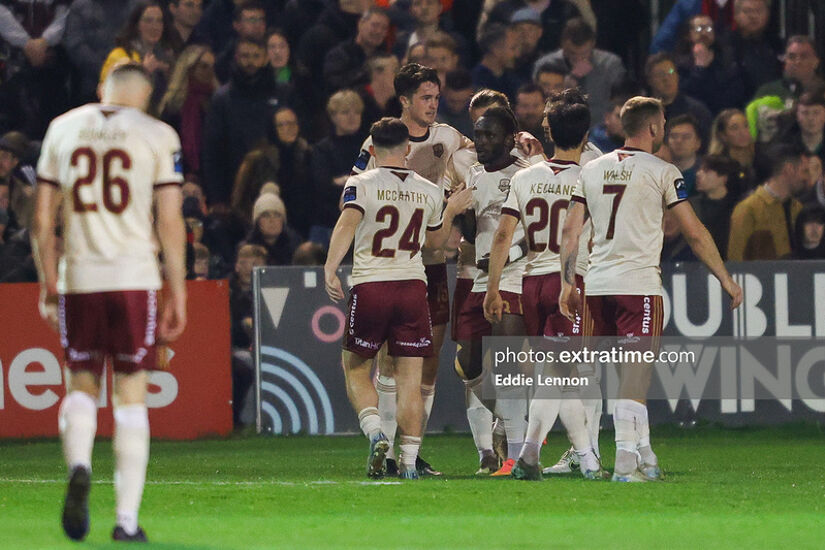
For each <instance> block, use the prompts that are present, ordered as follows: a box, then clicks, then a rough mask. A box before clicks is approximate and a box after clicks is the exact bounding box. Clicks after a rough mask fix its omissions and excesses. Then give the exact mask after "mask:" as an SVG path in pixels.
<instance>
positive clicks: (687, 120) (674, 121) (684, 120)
mask: <svg viewBox="0 0 825 550" xmlns="http://www.w3.org/2000/svg"><path fill="white" fill-rule="evenodd" d="M682 124H690V125H691V126H693V131H694V132H696V137H698V138H699V139H702V132H701V131H700V130H699V121H698V120H696V117H695V116H693V115H692V114H690V113H683V114H681V115H677V116H675V117H673V118H671V119H670V120H668V121H667V124H666V125H665V129H666V130H667V133H668V134H669V133H670V131H671V130H672V129H673V128H674V127H675V126H681V125H682Z"/></svg>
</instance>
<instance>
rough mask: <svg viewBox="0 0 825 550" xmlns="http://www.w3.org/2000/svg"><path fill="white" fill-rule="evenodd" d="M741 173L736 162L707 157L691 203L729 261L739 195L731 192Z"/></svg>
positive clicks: (718, 156)
mask: <svg viewBox="0 0 825 550" xmlns="http://www.w3.org/2000/svg"><path fill="white" fill-rule="evenodd" d="M738 172H739V166H738V165H737V164H736V161H734V160H733V159H730V158H728V157H724V156H721V155H706V156H705V157H704V158H702V162H701V164H700V167H699V170H698V171H697V172H696V191H697V193H696V194H694V195H693V196H692V197H690V199H688V200H690V204H691V206H693V210H694V211H695V212H696V216H697V217H698V218H699V221H701V222H702V223H703V224H704V225H705V227H707V229H708V231H710V234H711V236H712V237H713V241H714V242H715V243H716V248H718V249H719V252H720V253H721V254H722V258H723V259H725V257H726V252H727V250H728V236H729V235H730V216H731V214H732V213H733V207H734V206H736V196H735V195H734V194H733V193H732V192H730V191H729V190H728V181H733V180H735V178H736V175H737V174H738Z"/></svg>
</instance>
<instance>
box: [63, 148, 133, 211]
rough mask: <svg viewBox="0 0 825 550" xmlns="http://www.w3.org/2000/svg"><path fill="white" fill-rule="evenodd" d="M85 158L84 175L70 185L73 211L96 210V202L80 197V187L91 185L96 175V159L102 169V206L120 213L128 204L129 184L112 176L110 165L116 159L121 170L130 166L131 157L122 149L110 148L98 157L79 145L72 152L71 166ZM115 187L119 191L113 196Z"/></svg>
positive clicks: (90, 150) (89, 149) (75, 165)
mask: <svg viewBox="0 0 825 550" xmlns="http://www.w3.org/2000/svg"><path fill="white" fill-rule="evenodd" d="M82 158H85V159H86V175H85V176H83V177H82V178H77V179H76V180H75V182H74V184H73V185H72V207H73V208H74V211H75V212H79V213H83V212H97V204H96V203H94V202H83V199H82V198H80V189H81V188H82V187H83V186H84V185H92V183H94V181H95V178H96V177H97V167H98V160H99V161H100V165H101V166H102V171H103V174H102V176H103V206H104V207H105V208H106V210H108V211H109V212H111V213H113V214H120V213H121V212H123V211H124V210H126V207H127V206H128V205H129V184H128V183H127V181H126V180H125V179H123V178H121V177H118V176H112V173H111V172H112V166H113V164H114V163H115V161H117V162H118V163H119V164H120V168H121V169H122V170H129V169H130V168H132V159H131V158H130V157H129V154H128V153H127V152H126V151H123V150H122V149H110V150H109V151H106V153H104V154H103V156H102V157H101V158H100V159H98V156H97V154H96V153H95V152H94V151H93V150H92V149H91V148H89V147H80V148H79V149H75V150H74V152H73V153H72V158H71V163H72V167H77V165H78V164H79V163H80V159H82ZM115 187H117V188H118V190H119V191H120V193H118V196H117V197H115V193H113V190H114V188H115Z"/></svg>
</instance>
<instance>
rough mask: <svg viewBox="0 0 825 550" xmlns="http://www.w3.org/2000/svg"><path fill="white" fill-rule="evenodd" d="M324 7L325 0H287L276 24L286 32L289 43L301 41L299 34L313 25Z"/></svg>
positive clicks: (294, 44) (295, 43) (325, 4)
mask: <svg viewBox="0 0 825 550" xmlns="http://www.w3.org/2000/svg"><path fill="white" fill-rule="evenodd" d="M326 7H327V0H287V2H286V5H285V6H284V9H283V12H282V13H281V21H278V24H279V25H280V26H281V28H283V29H284V32H286V36H287V40H288V41H289V43H290V44H291V45H293V46H296V45H297V44H298V43H300V42H301V36H302V35H303V34H304V33H305V32H306V30H307V29H311V28H312V27H313V26H314V25H315V22H316V21H317V20H318V16H319V15H320V14H321V13H322V12H323V11H324V8H326ZM273 23H274V21H273Z"/></svg>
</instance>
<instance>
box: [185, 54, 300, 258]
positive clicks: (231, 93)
mask: <svg viewBox="0 0 825 550" xmlns="http://www.w3.org/2000/svg"><path fill="white" fill-rule="evenodd" d="M286 99H287V94H286V93H285V92H284V90H283V89H282V88H280V87H279V86H278V85H277V84H276V82H275V79H274V77H273V76H272V68H271V67H270V66H269V64H268V63H267V58H266V48H265V46H264V44H263V43H262V42H254V41H252V40H247V39H242V40H240V41H238V44H237V46H236V49H235V61H234V64H233V69H232V77H231V78H230V80H229V82H228V83H227V84H225V85H223V86H222V87H221V88H220V89H219V90H218V91H217V92H216V93H215V95H214V96H213V97H212V105H211V107H210V109H209V112H208V113H207V115H206V129H205V130H204V138H203V152H202V155H201V167H202V171H203V178H204V182H205V186H204V189H205V191H206V198H207V200H208V202H209V205H210V207H212V208H213V209H217V210H219V211H220V212H221V213H224V214H225V213H227V212H228V210H229V208H228V205H229V197H230V195H231V193H232V182H233V181H234V180H235V174H236V173H237V172H238V167H239V166H240V165H241V161H242V160H243V158H244V156H245V155H246V154H247V153H248V152H249V151H251V150H252V149H254V148H255V147H256V146H258V145H260V144H261V143H262V141H264V140H265V139H266V137H267V136H268V135H269V132H270V130H271V127H272V112H273V110H274V109H275V108H277V106H278V105H280V104H281V103H283V102H284V101H285V100H286ZM210 249H211V250H212V251H213V252H214V250H215V249H214V248H212V247H210Z"/></svg>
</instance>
